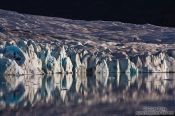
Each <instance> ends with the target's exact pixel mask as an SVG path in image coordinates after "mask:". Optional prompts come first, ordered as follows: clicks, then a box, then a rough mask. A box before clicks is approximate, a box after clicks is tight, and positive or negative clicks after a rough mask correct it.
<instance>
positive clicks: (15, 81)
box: [0, 73, 175, 109]
mask: <svg viewBox="0 0 175 116" xmlns="http://www.w3.org/2000/svg"><path fill="white" fill-rule="evenodd" d="M173 76H174V75H173V74H166V73H152V74H149V73H148V74H146V73H145V74H144V73H143V74H142V75H135V76H131V75H128V74H125V73H121V74H119V73H118V74H116V75H113V74H109V76H108V75H101V74H98V73H97V74H96V76H94V77H93V76H90V77H89V76H88V77H87V76H86V74H85V73H79V74H75V75H72V74H67V75H66V74H65V75H64V74H60V75H47V76H43V75H35V76H30V75H24V76H20V77H15V76H5V77H1V83H0V106H1V107H0V108H1V109H6V108H9V107H10V108H22V107H32V106H35V105H36V104H40V103H52V104H58V105H61V104H70V103H73V104H81V103H85V104H87V105H91V104H93V103H94V102H99V103H100V102H117V101H118V99H119V98H120V96H121V95H124V96H125V98H126V99H130V100H134V99H137V100H139V99H142V100H144V99H153V100H154V99H156V100H157V99H162V97H168V98H172V99H173V100H175V99H174V98H173V96H174V95H175V80H174V78H173ZM155 94H156V95H155ZM154 95H155V96H156V97H155V96H154ZM125 98H123V99H125Z"/></svg>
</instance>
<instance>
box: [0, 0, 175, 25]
mask: <svg viewBox="0 0 175 116" xmlns="http://www.w3.org/2000/svg"><path fill="white" fill-rule="evenodd" d="M0 9H6V10H14V11H18V12H21V13H29V14H37V15H45V16H54V17H62V18H71V19H82V20H112V21H122V22H127V23H136V24H145V23H151V24H155V25H161V26H173V27H175V0H1V2H0Z"/></svg>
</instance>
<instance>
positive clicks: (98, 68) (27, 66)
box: [0, 40, 175, 76]
mask: <svg viewBox="0 0 175 116" xmlns="http://www.w3.org/2000/svg"><path fill="white" fill-rule="evenodd" d="M174 58H175V51H174V50H173V49H169V50H166V51H164V52H157V53H154V54H144V55H137V56H132V57H129V56H127V55H126V56H125V57H123V58H116V57H115V56H113V55H112V53H111V51H110V49H108V48H106V49H105V50H103V51H100V52H99V51H98V50H96V51H93V52H91V51H89V50H86V49H84V48H83V45H82V44H81V43H80V42H75V43H72V44H66V45H64V44H62V43H53V44H48V43H37V42H34V41H33V40H28V41H25V40H19V41H17V42H15V41H11V42H5V41H4V42H1V44H0V64H1V65H0V73H1V74H4V75H23V74H56V73H81V72H84V73H86V72H88V73H89V74H102V75H106V76H108V75H109V73H114V74H115V73H130V74H137V73H139V72H140V73H143V72H144V73H145V72H146V73H147V72H175V59H174Z"/></svg>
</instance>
